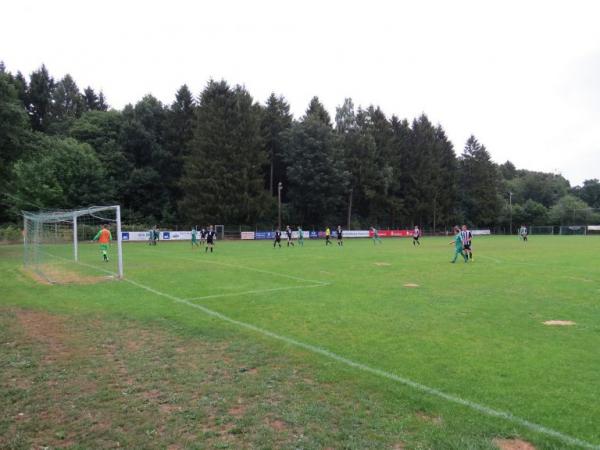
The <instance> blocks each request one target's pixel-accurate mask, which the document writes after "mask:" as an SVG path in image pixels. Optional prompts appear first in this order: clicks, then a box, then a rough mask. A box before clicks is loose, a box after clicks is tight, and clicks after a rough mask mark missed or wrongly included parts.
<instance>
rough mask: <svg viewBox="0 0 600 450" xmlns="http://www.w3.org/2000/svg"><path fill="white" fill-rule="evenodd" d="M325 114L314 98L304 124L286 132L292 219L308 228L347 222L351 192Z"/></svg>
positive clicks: (297, 124)
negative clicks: (293, 212)
mask: <svg viewBox="0 0 600 450" xmlns="http://www.w3.org/2000/svg"><path fill="white" fill-rule="evenodd" d="M319 111H321V112H319ZM323 111H325V109H324V108H323V107H322V105H320V104H318V105H317V104H316V103H315V99H313V101H311V104H310V106H309V109H308V110H307V112H306V114H305V116H304V117H303V119H302V121H300V122H298V123H295V124H294V125H293V126H292V128H291V129H290V130H289V131H288V132H286V133H285V136H286V140H287V143H286V151H285V162H286V164H287V177H288V198H289V199H290V201H291V202H292V204H293V205H294V210H295V215H294V216H293V217H292V218H293V219H294V220H295V221H296V222H298V223H303V224H305V225H308V226H319V225H325V224H327V223H329V224H330V225H331V224H334V223H338V224H340V223H344V222H345V217H344V212H345V210H346V206H347V196H348V192H349V183H348V177H349V174H348V172H347V171H346V170H345V167H344V159H343V154H342V151H341V149H340V147H339V145H338V142H337V139H336V135H335V134H334V131H333V128H332V127H331V124H330V122H331V121H330V120H323V119H324V116H323V114H322V112H323ZM325 112H326V111H325Z"/></svg>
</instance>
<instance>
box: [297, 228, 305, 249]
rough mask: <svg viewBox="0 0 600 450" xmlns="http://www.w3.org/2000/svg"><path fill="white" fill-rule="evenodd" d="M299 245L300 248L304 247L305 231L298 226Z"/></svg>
mask: <svg viewBox="0 0 600 450" xmlns="http://www.w3.org/2000/svg"><path fill="white" fill-rule="evenodd" d="M298 244H300V247H304V231H303V230H302V228H301V227H300V226H299V225H298Z"/></svg>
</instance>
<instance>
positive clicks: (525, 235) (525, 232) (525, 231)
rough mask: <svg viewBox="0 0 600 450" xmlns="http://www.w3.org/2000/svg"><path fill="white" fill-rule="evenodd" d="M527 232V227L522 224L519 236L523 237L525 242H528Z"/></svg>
mask: <svg viewBox="0 0 600 450" xmlns="http://www.w3.org/2000/svg"><path fill="white" fill-rule="evenodd" d="M527 234H528V232H527V227H526V226H525V225H521V228H519V236H520V237H521V239H523V242H527Z"/></svg>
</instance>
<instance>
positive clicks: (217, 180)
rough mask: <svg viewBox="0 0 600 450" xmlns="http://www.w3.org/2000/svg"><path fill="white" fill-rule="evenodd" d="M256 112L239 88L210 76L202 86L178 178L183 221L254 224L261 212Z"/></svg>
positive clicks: (261, 156) (261, 155)
mask: <svg viewBox="0 0 600 450" xmlns="http://www.w3.org/2000/svg"><path fill="white" fill-rule="evenodd" d="M260 115H261V114H260V107H259V106H258V105H257V104H254V103H253V100H252V97H251V96H250V94H248V92H247V91H246V90H245V89H244V88H242V87H240V86H237V87H235V88H233V89H232V88H231V87H230V86H229V85H228V84H227V83H226V82H225V81H218V82H216V81H212V80H211V81H210V82H209V84H208V86H207V87H206V88H205V89H204V91H203V92H202V94H201V95H200V103H199V105H198V109H197V114H196V122H195V127H194V139H193V141H192V146H191V149H190V154H189V155H188V156H187V157H186V158H185V165H184V174H183V177H182V180H181V186H182V189H183V191H184V193H183V199H182V201H181V202H180V205H179V206H180V211H181V213H182V214H183V215H184V216H185V217H186V218H187V220H188V223H204V224H208V223H213V224H214V223H219V222H220V223H226V224H240V223H256V221H257V220H258V219H259V217H260V216H261V215H262V214H263V213H264V212H265V210H266V208H267V207H268V204H267V196H266V191H264V189H263V177H262V172H261V170H262V168H263V167H264V165H265V164H266V162H267V156H266V153H265V152H264V150H263V143H262V140H261V133H260Z"/></svg>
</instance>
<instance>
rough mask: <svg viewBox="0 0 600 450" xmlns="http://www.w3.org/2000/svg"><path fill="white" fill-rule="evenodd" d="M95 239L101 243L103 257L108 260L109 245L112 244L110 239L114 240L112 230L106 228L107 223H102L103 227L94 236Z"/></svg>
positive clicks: (105, 260)
mask: <svg viewBox="0 0 600 450" xmlns="http://www.w3.org/2000/svg"><path fill="white" fill-rule="evenodd" d="M94 241H98V242H99V243H100V251H101V252H102V258H103V259H104V262H108V247H109V246H110V241H112V234H110V230H109V229H108V228H106V225H102V228H101V229H100V230H99V231H98V233H96V236H94Z"/></svg>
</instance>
